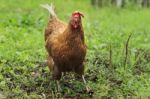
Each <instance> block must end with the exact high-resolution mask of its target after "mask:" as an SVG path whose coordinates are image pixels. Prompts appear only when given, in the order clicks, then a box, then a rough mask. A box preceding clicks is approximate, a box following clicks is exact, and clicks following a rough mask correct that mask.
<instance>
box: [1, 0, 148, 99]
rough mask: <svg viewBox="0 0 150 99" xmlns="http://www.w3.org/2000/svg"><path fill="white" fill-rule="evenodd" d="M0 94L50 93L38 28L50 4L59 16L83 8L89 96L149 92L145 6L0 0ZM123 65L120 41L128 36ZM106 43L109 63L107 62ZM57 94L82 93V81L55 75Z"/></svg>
mask: <svg viewBox="0 0 150 99" xmlns="http://www.w3.org/2000/svg"><path fill="white" fill-rule="evenodd" d="M0 2H1V3H0V72H1V73H0V97H3V98H16V99H21V98H22V97H24V98H27V99H31V98H32V99H34V98H55V97H56V96H58V95H57V93H56V92H55V82H54V81H53V80H52V79H51V74H50V72H49V70H48V68H47V67H46V66H42V65H43V64H42V63H41V62H43V61H44V60H45V59H46V51H45V48H44V29H45V26H46V24H47V20H48V13H47V12H46V11H45V10H44V9H42V8H41V7H40V6H39V5H40V4H45V3H49V4H50V3H51V2H53V4H54V5H55V6H56V11H57V14H58V16H59V18H60V19H61V20H64V21H66V22H68V20H69V16H70V15H71V13H72V12H73V11H74V10H79V11H81V12H83V13H84V16H85V18H84V19H83V26H84V31H85V37H86V43H87V46H88V52H87V56H86V70H85V77H86V80H87V81H88V85H89V86H90V87H91V88H92V89H93V91H94V94H93V98H95V99H97V98H100V97H102V96H107V97H115V96H117V97H118V98H122V97H125V96H135V97H140V96H142V97H145V98H146V97H148V96H150V28H149V27H150V19H149V18H150V10H149V9H145V8H144V9H139V8H130V9H127V8H126V9H117V8H111V7H109V8H99V9H98V8H93V7H92V6H91V5H90V1H89V0H76V1H73V0H64V2H62V1H60V0H49V1H47V0H36V1H35V0H25V1H23V0H7V1H6V0H0ZM131 33H132V36H131V38H130V40H129V46H128V58H127V64H126V66H124V59H125V44H126V42H127V39H128V37H129V35H130V34H131ZM110 46H111V51H112V58H111V59H112V66H111V65H110ZM61 87H62V89H63V91H62V93H61V97H64V98H65V97H66V98H67V97H70V98H71V97H76V98H77V97H80V98H81V97H82V98H83V97H88V94H86V93H85V88H84V85H83V83H82V82H80V81H77V80H73V77H70V76H69V78H68V79H66V80H63V79H62V80H61Z"/></svg>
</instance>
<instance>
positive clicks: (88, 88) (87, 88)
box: [82, 75, 93, 95]
mask: <svg viewBox="0 0 150 99" xmlns="http://www.w3.org/2000/svg"><path fill="white" fill-rule="evenodd" d="M82 80H83V82H84V84H85V88H86V91H87V92H88V93H89V94H90V95H92V94H93V91H92V90H91V88H90V87H89V86H88V85H87V82H86V80H85V77H84V75H82Z"/></svg>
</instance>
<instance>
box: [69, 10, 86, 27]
mask: <svg viewBox="0 0 150 99" xmlns="http://www.w3.org/2000/svg"><path fill="white" fill-rule="evenodd" d="M81 17H84V16H83V14H82V13H80V12H79V11H75V12H73V13H72V16H71V26H72V27H73V28H74V29H76V28H78V27H80V26H81Z"/></svg>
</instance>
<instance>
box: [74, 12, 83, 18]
mask: <svg viewBox="0 0 150 99" xmlns="http://www.w3.org/2000/svg"><path fill="white" fill-rule="evenodd" d="M74 15H79V16H82V17H84V15H83V14H82V13H80V12H78V11H75V12H74V13H72V16H74Z"/></svg>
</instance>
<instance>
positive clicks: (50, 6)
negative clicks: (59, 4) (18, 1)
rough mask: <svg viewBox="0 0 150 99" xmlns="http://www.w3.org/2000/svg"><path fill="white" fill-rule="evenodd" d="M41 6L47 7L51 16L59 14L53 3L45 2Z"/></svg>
mask: <svg viewBox="0 0 150 99" xmlns="http://www.w3.org/2000/svg"><path fill="white" fill-rule="evenodd" d="M40 6H41V7H43V8H45V9H47V10H48V12H49V13H50V16H51V17H57V15H56V14H55V11H54V6H53V5H52V4H51V5H49V4H44V5H42V4H41V5H40Z"/></svg>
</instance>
